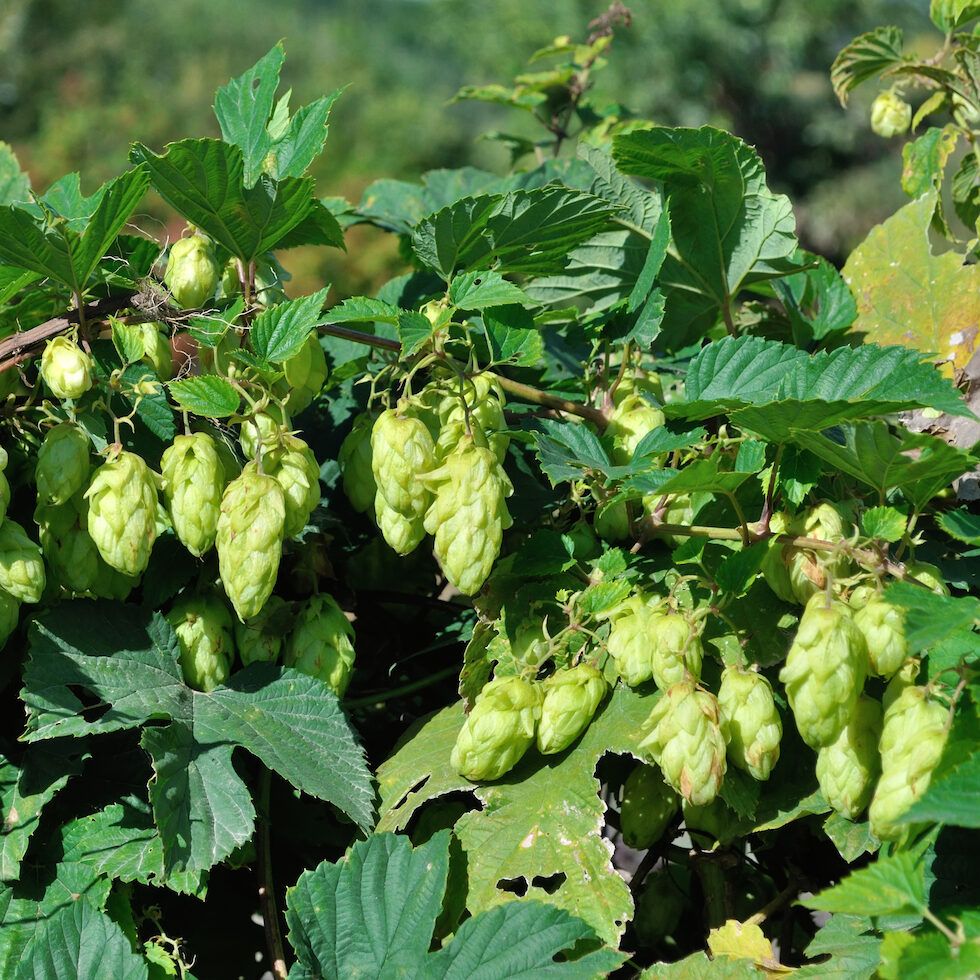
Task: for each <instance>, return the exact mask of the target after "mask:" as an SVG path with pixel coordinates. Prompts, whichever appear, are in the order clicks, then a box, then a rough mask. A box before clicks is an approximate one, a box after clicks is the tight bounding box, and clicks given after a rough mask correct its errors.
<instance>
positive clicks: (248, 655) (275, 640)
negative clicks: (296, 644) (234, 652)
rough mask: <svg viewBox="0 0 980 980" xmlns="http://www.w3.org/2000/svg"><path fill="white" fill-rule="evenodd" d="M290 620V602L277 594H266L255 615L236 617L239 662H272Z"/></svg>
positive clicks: (236, 644)
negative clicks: (238, 618) (243, 619)
mask: <svg viewBox="0 0 980 980" xmlns="http://www.w3.org/2000/svg"><path fill="white" fill-rule="evenodd" d="M290 622H291V616H290V613H289V606H288V605H287V604H286V603H285V602H284V601H283V600H282V599H280V598H279V596H277V595H271V596H269V598H268V599H267V600H266V603H265V605H264V606H263V607H262V612H260V613H259V614H258V616H253V617H252V618H251V619H249V620H247V621H246V622H244V623H242V622H239V621H238V620H237V619H236V620H235V647H236V648H237V649H238V656H239V657H240V658H241V661H242V664H243V665H244V666H246V667H247V666H248V665H249V664H253V663H256V662H257V661H265V662H268V663H275V662H276V661H277V660H278V659H279V654H280V653H281V652H282V644H283V637H284V636H285V633H286V627H287V625H288V624H289V623H290Z"/></svg>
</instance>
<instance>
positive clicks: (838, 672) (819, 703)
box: [779, 595, 868, 749]
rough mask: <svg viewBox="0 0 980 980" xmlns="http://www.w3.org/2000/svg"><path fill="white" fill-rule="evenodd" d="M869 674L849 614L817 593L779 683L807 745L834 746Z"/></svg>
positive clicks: (858, 634)
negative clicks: (782, 687) (782, 685)
mask: <svg viewBox="0 0 980 980" xmlns="http://www.w3.org/2000/svg"><path fill="white" fill-rule="evenodd" d="M867 670H868V652H867V648H866V647H865V644H864V637H863V636H862V635H861V631H860V630H859V629H858V628H857V627H856V626H855V625H854V619H853V617H852V616H851V611H850V610H849V609H848V608H847V606H845V605H844V603H842V602H837V601H836V600H833V601H831V602H830V603H829V604H828V602H827V599H826V598H825V597H824V596H822V595H815V596H814V597H813V598H812V599H811V600H810V601H809V602H808V603H807V605H806V609H804V611H803V616H802V617H801V618H800V625H799V627H798V628H797V631H796V638H795V639H794V640H793V645H792V646H791V647H790V651H789V656H788V657H787V658H786V664H785V665H784V666H783V669H782V670H781V671H780V672H779V679H780V680H781V681H782V682H783V684H784V685H785V686H786V696H787V698H788V699H789V703H790V707H791V708H792V709H793V715H794V717H795V718H796V727H797V728H798V729H799V732H800V735H802V736H803V741H804V742H806V743H807V745H809V746H810V747H811V748H814V749H819V748H822V747H823V746H824V745H830V744H831V743H832V742H834V741H835V740H836V739H837V736H838V735H840V733H841V729H842V728H843V727H844V725H846V724H847V720H848V718H850V717H851V713H852V712H853V711H854V705H855V704H856V702H857V699H858V696H859V695H860V693H861V689H862V687H863V686H864V678H865V675H866V673H867Z"/></svg>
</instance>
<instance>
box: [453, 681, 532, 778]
mask: <svg viewBox="0 0 980 980" xmlns="http://www.w3.org/2000/svg"><path fill="white" fill-rule="evenodd" d="M540 717H541V690H540V687H539V686H538V685H537V684H534V683H532V682H531V681H526V680H524V679H523V678H522V677H495V678H494V679H493V680H492V681H490V682H489V683H488V684H486V685H485V686H484V688H483V690H482V691H480V693H479V694H478V695H477V697H476V702H475V703H474V705H473V710H472V711H470V713H469V714H468V715H467V716H466V721H465V722H464V724H463V727H462V729H460V732H459V735H458V736H457V737H456V744H455V745H454V746H453V751H452V755H451V756H450V759H449V764H450V765H451V766H452V767H453V769H454V770H455V771H456V772H457V773H459V775H460V776H462V777H463V778H464V779H468V780H469V781H470V782H471V783H482V782H487V781H489V780H493V779H500V777H501V776H503V775H504V773H506V772H509V771H510V770H511V769H513V768H514V766H515V765H516V764H517V763H518V761H519V760H520V758H521V757H522V756H523V755H524V753H525V752H527V750H528V749H529V748H530V747H531V743H532V742H533V741H534V730H535V728H536V726H537V723H538V719H539V718H540Z"/></svg>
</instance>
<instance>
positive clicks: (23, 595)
mask: <svg viewBox="0 0 980 980" xmlns="http://www.w3.org/2000/svg"><path fill="white" fill-rule="evenodd" d="M44 586H45V576H44V559H43V558H42V557H41V549H40V548H39V547H38V546H37V545H36V544H35V543H34V542H33V541H32V540H31V539H30V538H29V537H28V536H27V532H26V531H25V530H24V529H23V528H22V527H21V526H20V525H19V524H18V523H17V522H16V521H12V520H11V519H10V518H9V517H8V518H6V519H5V520H4V522H3V524H0V589H2V590H3V591H4V592H6V593H8V594H9V595H11V596H13V598H15V599H17V600H19V601H20V602H40V601H41V595H42V593H43V592H44Z"/></svg>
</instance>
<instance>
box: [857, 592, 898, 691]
mask: <svg viewBox="0 0 980 980" xmlns="http://www.w3.org/2000/svg"><path fill="white" fill-rule="evenodd" d="M854 625H855V626H857V628H858V629H859V630H860V631H861V633H862V635H863V636H864V642H865V644H866V645H867V648H868V666H869V668H870V670H871V673H872V674H878V675H879V676H881V677H891V676H892V674H894V673H895V671H897V670H898V669H899V667H901V666H902V664H903V663H905V659H906V657H908V653H909V646H908V643H907V641H906V639H905V613H904V611H903V610H902V609H900V608H899V607H898V606H893V605H892V604H891V603H890V602H886V601H885V600H884V599H883V598H881V597H880V596H875V597H874V598H871V599H869V600H868V601H867V602H866V603H865V604H864V606H863V608H861V609H859V610H858V611H857V612H856V613H855V614H854Z"/></svg>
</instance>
